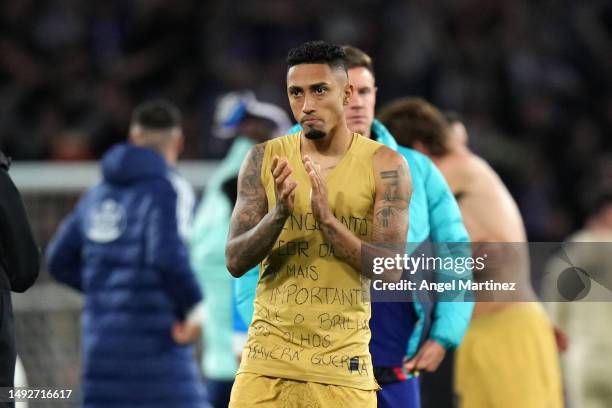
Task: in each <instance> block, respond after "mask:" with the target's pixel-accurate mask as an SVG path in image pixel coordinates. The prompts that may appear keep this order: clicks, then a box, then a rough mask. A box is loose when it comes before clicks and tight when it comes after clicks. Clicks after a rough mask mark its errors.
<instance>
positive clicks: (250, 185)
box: [233, 143, 268, 234]
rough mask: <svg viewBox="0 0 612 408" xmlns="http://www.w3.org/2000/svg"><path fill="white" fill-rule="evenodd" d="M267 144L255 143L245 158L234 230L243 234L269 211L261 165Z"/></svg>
mask: <svg viewBox="0 0 612 408" xmlns="http://www.w3.org/2000/svg"><path fill="white" fill-rule="evenodd" d="M264 151H265V144H264V143H260V144H258V145H255V146H254V147H253V148H252V149H251V151H250V153H249V155H248V156H247V157H246V159H245V163H244V171H243V174H242V175H241V178H240V181H239V186H238V201H237V203H236V208H235V211H236V215H235V220H234V228H233V230H234V231H235V232H236V233H237V234H242V233H243V232H246V231H248V230H250V229H251V228H253V227H254V226H255V225H257V223H258V222H259V221H260V220H261V218H262V217H263V216H264V215H265V214H266V212H267V211H268V201H267V200H266V193H265V190H264V189H263V186H262V185H261V166H262V162H263V156H264Z"/></svg>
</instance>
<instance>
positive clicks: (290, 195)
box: [270, 156, 298, 215]
mask: <svg viewBox="0 0 612 408" xmlns="http://www.w3.org/2000/svg"><path fill="white" fill-rule="evenodd" d="M270 171H271V172H272V177H274V191H275V193H276V205H277V206H278V207H279V209H280V210H281V212H282V213H283V214H285V215H289V214H291V213H292V212H293V205H294V203H295V189H296V187H297V185H298V184H297V182H296V181H295V180H293V179H292V178H291V174H292V173H293V169H292V168H291V166H290V165H289V162H288V161H287V159H286V158H284V157H283V158H280V157H278V156H274V158H273V159H272V166H271V168H270Z"/></svg>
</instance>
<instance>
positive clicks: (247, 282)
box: [235, 120, 474, 362]
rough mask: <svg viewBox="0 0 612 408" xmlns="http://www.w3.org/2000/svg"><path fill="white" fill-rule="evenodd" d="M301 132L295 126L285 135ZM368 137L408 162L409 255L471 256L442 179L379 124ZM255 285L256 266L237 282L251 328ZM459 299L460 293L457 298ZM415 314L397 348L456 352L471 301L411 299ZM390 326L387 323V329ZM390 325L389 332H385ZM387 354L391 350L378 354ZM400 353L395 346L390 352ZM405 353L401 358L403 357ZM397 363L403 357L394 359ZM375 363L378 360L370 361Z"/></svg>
mask: <svg viewBox="0 0 612 408" xmlns="http://www.w3.org/2000/svg"><path fill="white" fill-rule="evenodd" d="M300 130H301V127H300V126H299V125H295V126H294V127H293V128H291V129H290V130H289V132H290V133H291V132H298V131H300ZM372 135H373V137H374V138H375V140H376V141H378V142H380V143H382V144H384V145H386V146H388V147H389V148H391V149H393V150H395V151H397V152H398V153H400V154H401V155H402V156H403V157H404V158H405V159H406V161H407V162H408V165H409V167H410V172H411V176H412V185H413V192H412V198H411V200H410V208H409V217H410V219H409V231H408V242H409V243H410V244H409V247H408V249H409V251H410V250H414V249H415V248H417V247H420V244H422V243H430V244H429V246H430V247H431V244H434V249H435V250H436V252H438V253H436V255H438V256H453V257H457V256H470V251H469V237H468V234H467V231H466V229H465V226H464V225H463V221H462V218H461V212H460V210H459V206H458V205H457V202H456V201H455V199H454V198H453V195H452V193H451V191H450V189H449V187H448V185H447V183H446V181H445V180H444V177H443V176H442V174H441V173H440V171H439V170H438V169H437V168H436V166H435V165H434V164H433V162H432V161H431V160H430V159H429V158H428V157H427V156H424V155H422V154H420V153H419V152H417V151H415V150H413V149H408V148H405V147H403V146H399V145H398V144H397V141H396V140H395V139H394V138H393V136H392V135H391V134H390V133H389V131H388V130H387V129H386V128H385V127H384V126H383V125H382V124H381V123H380V122H379V121H377V120H374V123H373V124H372ZM445 243H465V245H460V246H459V247H458V249H459V250H457V247H455V249H454V250H453V251H450V252H449V253H447V251H444V246H443V245H436V244H445ZM470 277H471V271H469V273H466V274H464V275H463V276H462V277H461V278H462V279H469V278H470ZM435 278H436V280H438V281H445V280H451V279H457V276H456V275H455V276H448V271H436V277H435ZM258 280H259V268H258V267H255V268H253V269H252V270H250V271H249V272H247V273H246V274H245V275H244V276H242V277H241V278H240V279H238V280H237V281H236V285H235V296H236V304H237V307H238V311H239V313H240V316H241V317H242V318H243V320H244V321H245V323H247V324H248V323H250V322H251V319H252V316H253V300H254V298H255V291H256V287H257V282H258ZM459 297H460V298H461V294H459ZM413 305H414V311H415V315H416V322H415V324H414V327H412V328H410V333H407V336H406V337H407V340H408V341H407V344H405V345H397V346H399V349H400V350H401V349H402V348H404V350H405V354H406V355H408V356H409V357H412V356H413V355H414V354H415V353H416V352H417V350H418V348H419V347H420V346H421V345H422V344H423V343H424V342H425V341H426V340H427V339H432V340H435V341H437V342H438V343H439V344H441V345H442V346H444V347H445V348H454V347H456V346H458V345H459V343H460V342H461V340H462V338H463V335H464V334H465V331H466V330H467V326H468V324H469V321H470V318H471V316H472V309H473V307H474V304H473V302H470V301H465V302H461V301H453V302H450V301H445V302H434V301H432V300H431V299H422V298H418V297H415V298H414V302H413ZM386 307H388V308H401V307H402V305H401V304H400V303H388V304H387V306H386ZM384 317H385V316H383V315H377V314H376V313H374V312H373V313H372V319H381V320H384ZM384 323H385V330H390V331H394V332H395V334H397V332H398V331H400V330H401V329H402V328H399V327H397V325H395V322H393V321H389V322H384ZM387 323H388V324H387ZM387 326H388V327H387ZM383 337H384V338H383V340H385V341H387V340H389V339H391V338H394V339H397V338H401V337H402V336H394V337H392V336H383ZM385 348H386V349H389V348H390V347H389V345H388V344H386V345H385V347H380V349H385ZM394 348H395V349H398V347H394ZM401 354H404V353H401ZM397 357H398V358H399V361H400V362H401V360H402V356H401V355H398V356H397ZM373 358H374V359H376V356H373Z"/></svg>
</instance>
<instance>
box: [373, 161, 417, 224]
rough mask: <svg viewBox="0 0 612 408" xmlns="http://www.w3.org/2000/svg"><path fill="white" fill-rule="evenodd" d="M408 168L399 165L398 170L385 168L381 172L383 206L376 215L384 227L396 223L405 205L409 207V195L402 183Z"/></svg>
mask: <svg viewBox="0 0 612 408" xmlns="http://www.w3.org/2000/svg"><path fill="white" fill-rule="evenodd" d="M405 173H406V169H405V168H404V167H403V166H401V165H399V166H398V167H397V169H396V170H384V171H381V172H380V178H381V180H382V183H383V186H382V188H383V191H382V198H383V203H382V207H381V208H379V209H378V211H376V214H375V217H376V218H377V219H378V221H379V222H380V225H381V226H382V227H383V228H389V227H391V226H393V225H394V224H396V223H397V222H396V221H394V219H395V218H396V217H398V216H399V213H400V212H401V211H403V210H402V208H403V207H407V202H408V200H409V198H408V197H405V193H404V192H403V191H402V186H401V183H403V182H405V180H404V179H405V176H406V174H405Z"/></svg>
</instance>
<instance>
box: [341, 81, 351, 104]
mask: <svg viewBox="0 0 612 408" xmlns="http://www.w3.org/2000/svg"><path fill="white" fill-rule="evenodd" d="M353 91H354V88H353V85H351V84H349V83H348V82H347V83H346V84H345V85H344V99H343V101H342V103H343V104H344V105H348V104H349V101H350V100H351V96H353Z"/></svg>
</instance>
